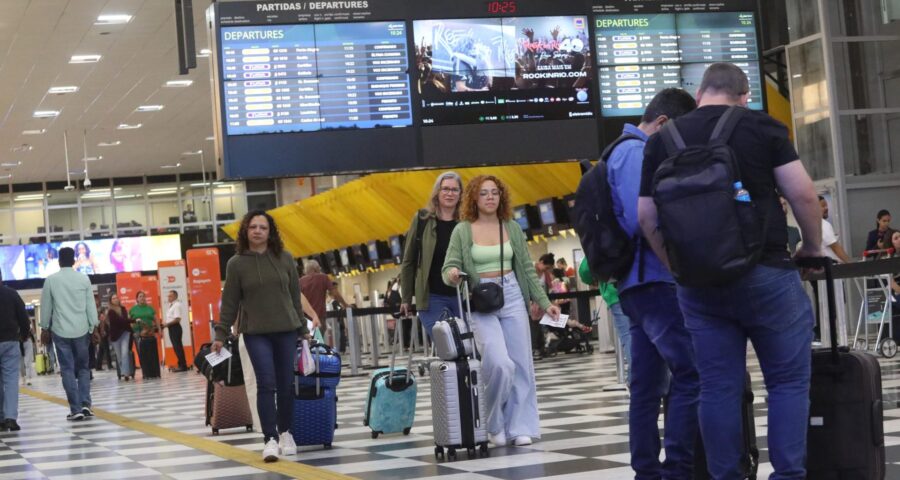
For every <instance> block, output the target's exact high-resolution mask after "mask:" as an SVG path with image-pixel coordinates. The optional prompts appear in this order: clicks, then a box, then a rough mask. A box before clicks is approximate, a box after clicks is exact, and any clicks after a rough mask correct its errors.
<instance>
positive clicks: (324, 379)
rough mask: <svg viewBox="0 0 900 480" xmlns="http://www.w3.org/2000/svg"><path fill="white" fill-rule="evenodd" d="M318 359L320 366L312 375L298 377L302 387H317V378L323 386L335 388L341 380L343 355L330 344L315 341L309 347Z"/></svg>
mask: <svg viewBox="0 0 900 480" xmlns="http://www.w3.org/2000/svg"><path fill="white" fill-rule="evenodd" d="M309 350H310V352H311V353H312V355H313V357H314V358H315V357H318V358H315V360H316V361H317V365H318V368H316V373H314V374H312V375H300V376H299V377H298V378H297V381H298V382H299V384H300V386H301V387H315V386H316V379H318V380H319V385H321V387H322V388H331V389H334V388H336V387H337V386H338V383H340V382H341V355H340V354H339V353H338V352H336V351H335V350H334V349H333V348H331V347H329V346H328V345H323V344H321V343H315V344H313V345H311V346H310V347H309Z"/></svg>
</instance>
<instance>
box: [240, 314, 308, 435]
mask: <svg viewBox="0 0 900 480" xmlns="http://www.w3.org/2000/svg"><path fill="white" fill-rule="evenodd" d="M243 339H244V342H245V345H246V346H247V353H248V354H250V363H252V364H253V373H254V374H255V375H256V410H257V411H258V412H259V423H260V425H261V426H262V431H263V436H264V437H265V438H264V441H269V439H272V438H274V439H276V440H277V439H278V434H279V433H284V432H289V431H290V430H291V423H293V419H294V369H295V368H297V332H296V331H290V332H280V333H266V334H261V335H249V334H246V333H245V334H244V335H243ZM238 353H239V352H232V354H233V355H237V354H238Z"/></svg>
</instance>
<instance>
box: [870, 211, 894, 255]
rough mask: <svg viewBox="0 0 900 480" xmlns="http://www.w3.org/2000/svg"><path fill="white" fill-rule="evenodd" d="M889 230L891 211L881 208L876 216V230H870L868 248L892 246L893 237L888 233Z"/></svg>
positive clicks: (876, 248) (877, 248) (878, 248)
mask: <svg viewBox="0 0 900 480" xmlns="http://www.w3.org/2000/svg"><path fill="white" fill-rule="evenodd" d="M889 231H891V212H889V211H887V210H879V211H878V215H876V216H875V230H872V231H871V232H869V236H868V238H866V250H880V249H884V248H891V238H890V236H889V235H888V233H887V232H889Z"/></svg>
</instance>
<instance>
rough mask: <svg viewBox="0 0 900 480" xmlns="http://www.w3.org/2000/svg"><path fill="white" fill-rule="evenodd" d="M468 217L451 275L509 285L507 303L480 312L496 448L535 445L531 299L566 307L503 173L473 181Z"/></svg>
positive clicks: (452, 255) (457, 239)
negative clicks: (540, 265) (553, 299)
mask: <svg viewBox="0 0 900 480" xmlns="http://www.w3.org/2000/svg"><path fill="white" fill-rule="evenodd" d="M460 216H461V218H462V221H461V222H460V223H459V225H457V226H456V228H455V229H454V230H453V235H452V236H451V237H450V247H449V248H448V250H447V258H446V260H445V261H444V268H443V277H444V281H445V282H446V283H447V284H448V285H458V284H459V282H460V281H461V273H463V272H464V273H465V274H466V275H467V276H468V278H469V282H470V284H471V285H475V284H476V283H479V282H480V283H487V282H492V283H497V284H499V285H502V286H503V301H504V302H503V307H502V308H500V309H499V310H497V311H495V312H491V313H477V312H473V314H472V329H473V330H474V332H475V341H476V343H477V344H478V349H479V351H480V353H481V356H482V362H483V363H482V372H483V375H484V379H485V398H486V400H487V401H486V404H487V410H488V412H487V429H488V433H489V434H490V437H491V442H492V443H493V444H494V445H496V446H503V445H506V443H507V439H512V442H513V444H514V445H517V446H524V445H531V442H532V441H533V440H534V439H537V438H539V437H540V432H541V431H540V425H539V424H538V420H539V416H538V409H537V389H536V386H535V381H534V365H533V364H532V358H531V332H530V329H529V326H528V321H529V318H528V310H527V309H526V302H527V301H529V300H533V301H534V302H536V303H537V304H539V305H540V306H541V308H542V309H544V311H546V312H547V314H548V315H550V316H551V317H553V318H557V317H559V307H557V306H555V305H552V304H551V303H550V300H549V299H548V298H547V294H546V293H544V289H543V287H541V284H540V282H539V281H538V278H537V274H536V273H535V270H534V265H533V264H532V262H531V257H530V256H529V254H528V246H527V243H526V240H525V235H524V234H523V233H522V229H521V227H519V224H518V223H516V221H515V220H513V219H512V212H511V205H510V201H509V191H508V190H507V188H506V186H505V185H504V184H503V182H501V181H500V179H499V178H497V177H494V176H492V175H482V176H478V177H475V178H474V179H472V181H471V182H469V186H468V187H466V191H465V194H464V195H463V200H462V203H461V205H460ZM501 244H502V245H503V248H502V255H501V248H500V246H501Z"/></svg>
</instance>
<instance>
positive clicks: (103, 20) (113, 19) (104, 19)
mask: <svg viewBox="0 0 900 480" xmlns="http://www.w3.org/2000/svg"><path fill="white" fill-rule="evenodd" d="M130 21H131V15H124V14H110V15H100V16H99V17H97V21H96V22H94V25H121V24H123V23H128V22H130Z"/></svg>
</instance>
